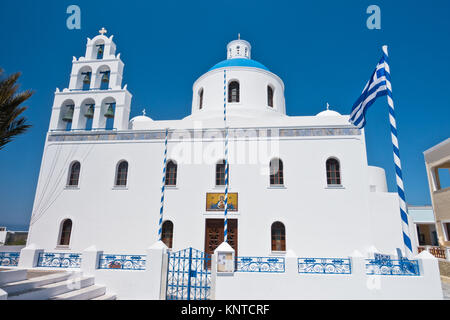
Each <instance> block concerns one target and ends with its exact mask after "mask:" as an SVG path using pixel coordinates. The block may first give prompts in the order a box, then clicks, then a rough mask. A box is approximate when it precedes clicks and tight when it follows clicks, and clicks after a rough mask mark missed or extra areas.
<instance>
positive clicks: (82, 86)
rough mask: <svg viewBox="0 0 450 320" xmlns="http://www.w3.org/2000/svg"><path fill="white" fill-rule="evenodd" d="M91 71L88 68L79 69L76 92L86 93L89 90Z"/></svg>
mask: <svg viewBox="0 0 450 320" xmlns="http://www.w3.org/2000/svg"><path fill="white" fill-rule="evenodd" d="M91 80H92V69H91V67H89V66H85V67H83V68H81V69H80V71H79V72H78V77H77V85H76V89H77V90H83V91H87V90H90V89H91Z"/></svg>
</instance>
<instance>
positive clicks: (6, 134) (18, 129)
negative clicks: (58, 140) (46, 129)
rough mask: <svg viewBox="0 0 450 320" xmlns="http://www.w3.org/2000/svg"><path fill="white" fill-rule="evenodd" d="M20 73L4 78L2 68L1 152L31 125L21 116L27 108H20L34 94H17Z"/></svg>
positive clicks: (0, 108) (0, 87) (0, 83)
mask: <svg viewBox="0 0 450 320" xmlns="http://www.w3.org/2000/svg"><path fill="white" fill-rule="evenodd" d="M19 77H20V72H17V73H15V74H12V75H10V76H9V77H3V69H2V68H0V150H1V149H3V148H4V147H5V145H6V144H7V143H8V142H11V141H12V140H13V139H14V137H15V136H17V135H19V134H22V133H24V132H25V131H26V130H27V129H28V128H30V127H31V125H29V124H27V123H26V120H27V119H26V118H25V117H23V116H20V115H21V114H22V112H24V111H25V110H26V109H27V107H24V106H22V107H21V106H20V105H21V104H22V103H23V102H24V101H25V100H27V99H28V98H29V97H31V95H32V94H33V92H32V91H31V90H27V91H24V92H19V93H18V92H17V90H18V89H19V85H18V84H17V83H16V81H17V79H19Z"/></svg>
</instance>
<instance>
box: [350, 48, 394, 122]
mask: <svg viewBox="0 0 450 320" xmlns="http://www.w3.org/2000/svg"><path fill="white" fill-rule="evenodd" d="M390 79H391V76H390V74H389V66H388V64H387V54H386V53H385V52H384V51H383V57H382V58H381V60H380V62H378V64H377V67H376V69H375V71H374V72H373V74H372V76H371V77H370V80H369V82H368V83H367V84H366V86H365V87H364V90H363V92H362V94H361V96H360V97H359V98H358V100H356V102H355V104H354V105H353V108H352V112H351V114H350V119H349V121H350V123H352V124H353V125H355V126H356V127H358V128H362V127H364V125H365V124H366V112H367V109H369V107H370V106H371V105H372V104H373V103H374V102H375V100H376V99H377V98H378V97H381V96H385V95H387V94H388V88H387V84H388V83H390Z"/></svg>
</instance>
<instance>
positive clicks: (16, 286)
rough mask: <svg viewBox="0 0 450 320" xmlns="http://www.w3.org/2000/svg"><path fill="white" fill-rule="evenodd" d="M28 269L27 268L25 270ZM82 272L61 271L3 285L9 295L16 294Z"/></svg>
mask: <svg viewBox="0 0 450 320" xmlns="http://www.w3.org/2000/svg"><path fill="white" fill-rule="evenodd" d="M25 271H26V270H25ZM79 275H80V273H79V272H77V273H69V272H61V273H53V274H49V275H45V276H40V277H35V278H31V279H27V280H21V281H17V282H11V283H8V284H6V285H3V286H1V288H2V289H3V290H5V291H6V292H8V294H9V295H14V294H16V293H18V292H23V291H28V290H32V289H34V288H37V287H40V286H44V285H47V284H51V283H56V282H61V281H64V280H67V279H68V278H69V277H70V276H73V277H76V276H79Z"/></svg>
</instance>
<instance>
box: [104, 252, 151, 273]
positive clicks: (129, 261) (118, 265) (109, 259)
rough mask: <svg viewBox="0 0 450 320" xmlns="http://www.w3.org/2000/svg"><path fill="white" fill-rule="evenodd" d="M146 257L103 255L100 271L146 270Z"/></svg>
mask: <svg viewBox="0 0 450 320" xmlns="http://www.w3.org/2000/svg"><path fill="white" fill-rule="evenodd" d="M145 263H146V256H142V255H120V254H101V255H100V259H99V263H98V269H116V270H117V269H119V270H120V269H121V270H145Z"/></svg>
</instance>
